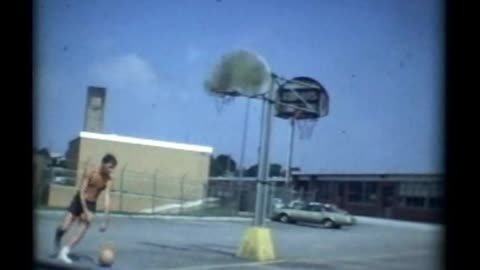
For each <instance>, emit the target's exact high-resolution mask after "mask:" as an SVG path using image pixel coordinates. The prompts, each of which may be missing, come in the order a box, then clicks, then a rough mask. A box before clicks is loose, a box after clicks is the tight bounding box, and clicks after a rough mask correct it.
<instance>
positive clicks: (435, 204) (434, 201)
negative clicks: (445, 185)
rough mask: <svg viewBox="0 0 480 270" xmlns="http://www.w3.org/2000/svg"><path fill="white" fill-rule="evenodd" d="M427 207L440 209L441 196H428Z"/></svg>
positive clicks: (441, 206)
mask: <svg viewBox="0 0 480 270" xmlns="http://www.w3.org/2000/svg"><path fill="white" fill-rule="evenodd" d="M428 204H429V207H430V208H432V209H441V208H443V200H442V198H429V199H428Z"/></svg>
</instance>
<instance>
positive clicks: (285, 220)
mask: <svg viewBox="0 0 480 270" xmlns="http://www.w3.org/2000/svg"><path fill="white" fill-rule="evenodd" d="M279 220H280V221H281V222H283V223H290V218H289V217H288V215H287V214H281V215H280V218H279Z"/></svg>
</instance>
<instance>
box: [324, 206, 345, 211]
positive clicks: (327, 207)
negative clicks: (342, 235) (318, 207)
mask: <svg viewBox="0 0 480 270" xmlns="http://www.w3.org/2000/svg"><path fill="white" fill-rule="evenodd" d="M324 209H325V211H326V212H333V213H343V212H345V211H343V210H342V209H340V208H338V207H336V206H333V205H329V206H324Z"/></svg>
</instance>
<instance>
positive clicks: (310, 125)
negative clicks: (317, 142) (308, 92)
mask: <svg viewBox="0 0 480 270" xmlns="http://www.w3.org/2000/svg"><path fill="white" fill-rule="evenodd" d="M317 120H318V119H317V118H313V119H311V118H306V119H298V120H297V121H296V122H297V126H298V133H299V137H300V140H308V139H310V138H312V134H313V130H314V129H315V125H316V124H317Z"/></svg>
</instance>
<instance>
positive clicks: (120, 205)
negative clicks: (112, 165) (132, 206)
mask: <svg viewBox="0 0 480 270" xmlns="http://www.w3.org/2000/svg"><path fill="white" fill-rule="evenodd" d="M126 169H127V164H125V166H123V169H122V172H121V174H120V197H119V199H120V202H119V208H120V209H119V210H120V212H123V180H124V178H125V170H126Z"/></svg>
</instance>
